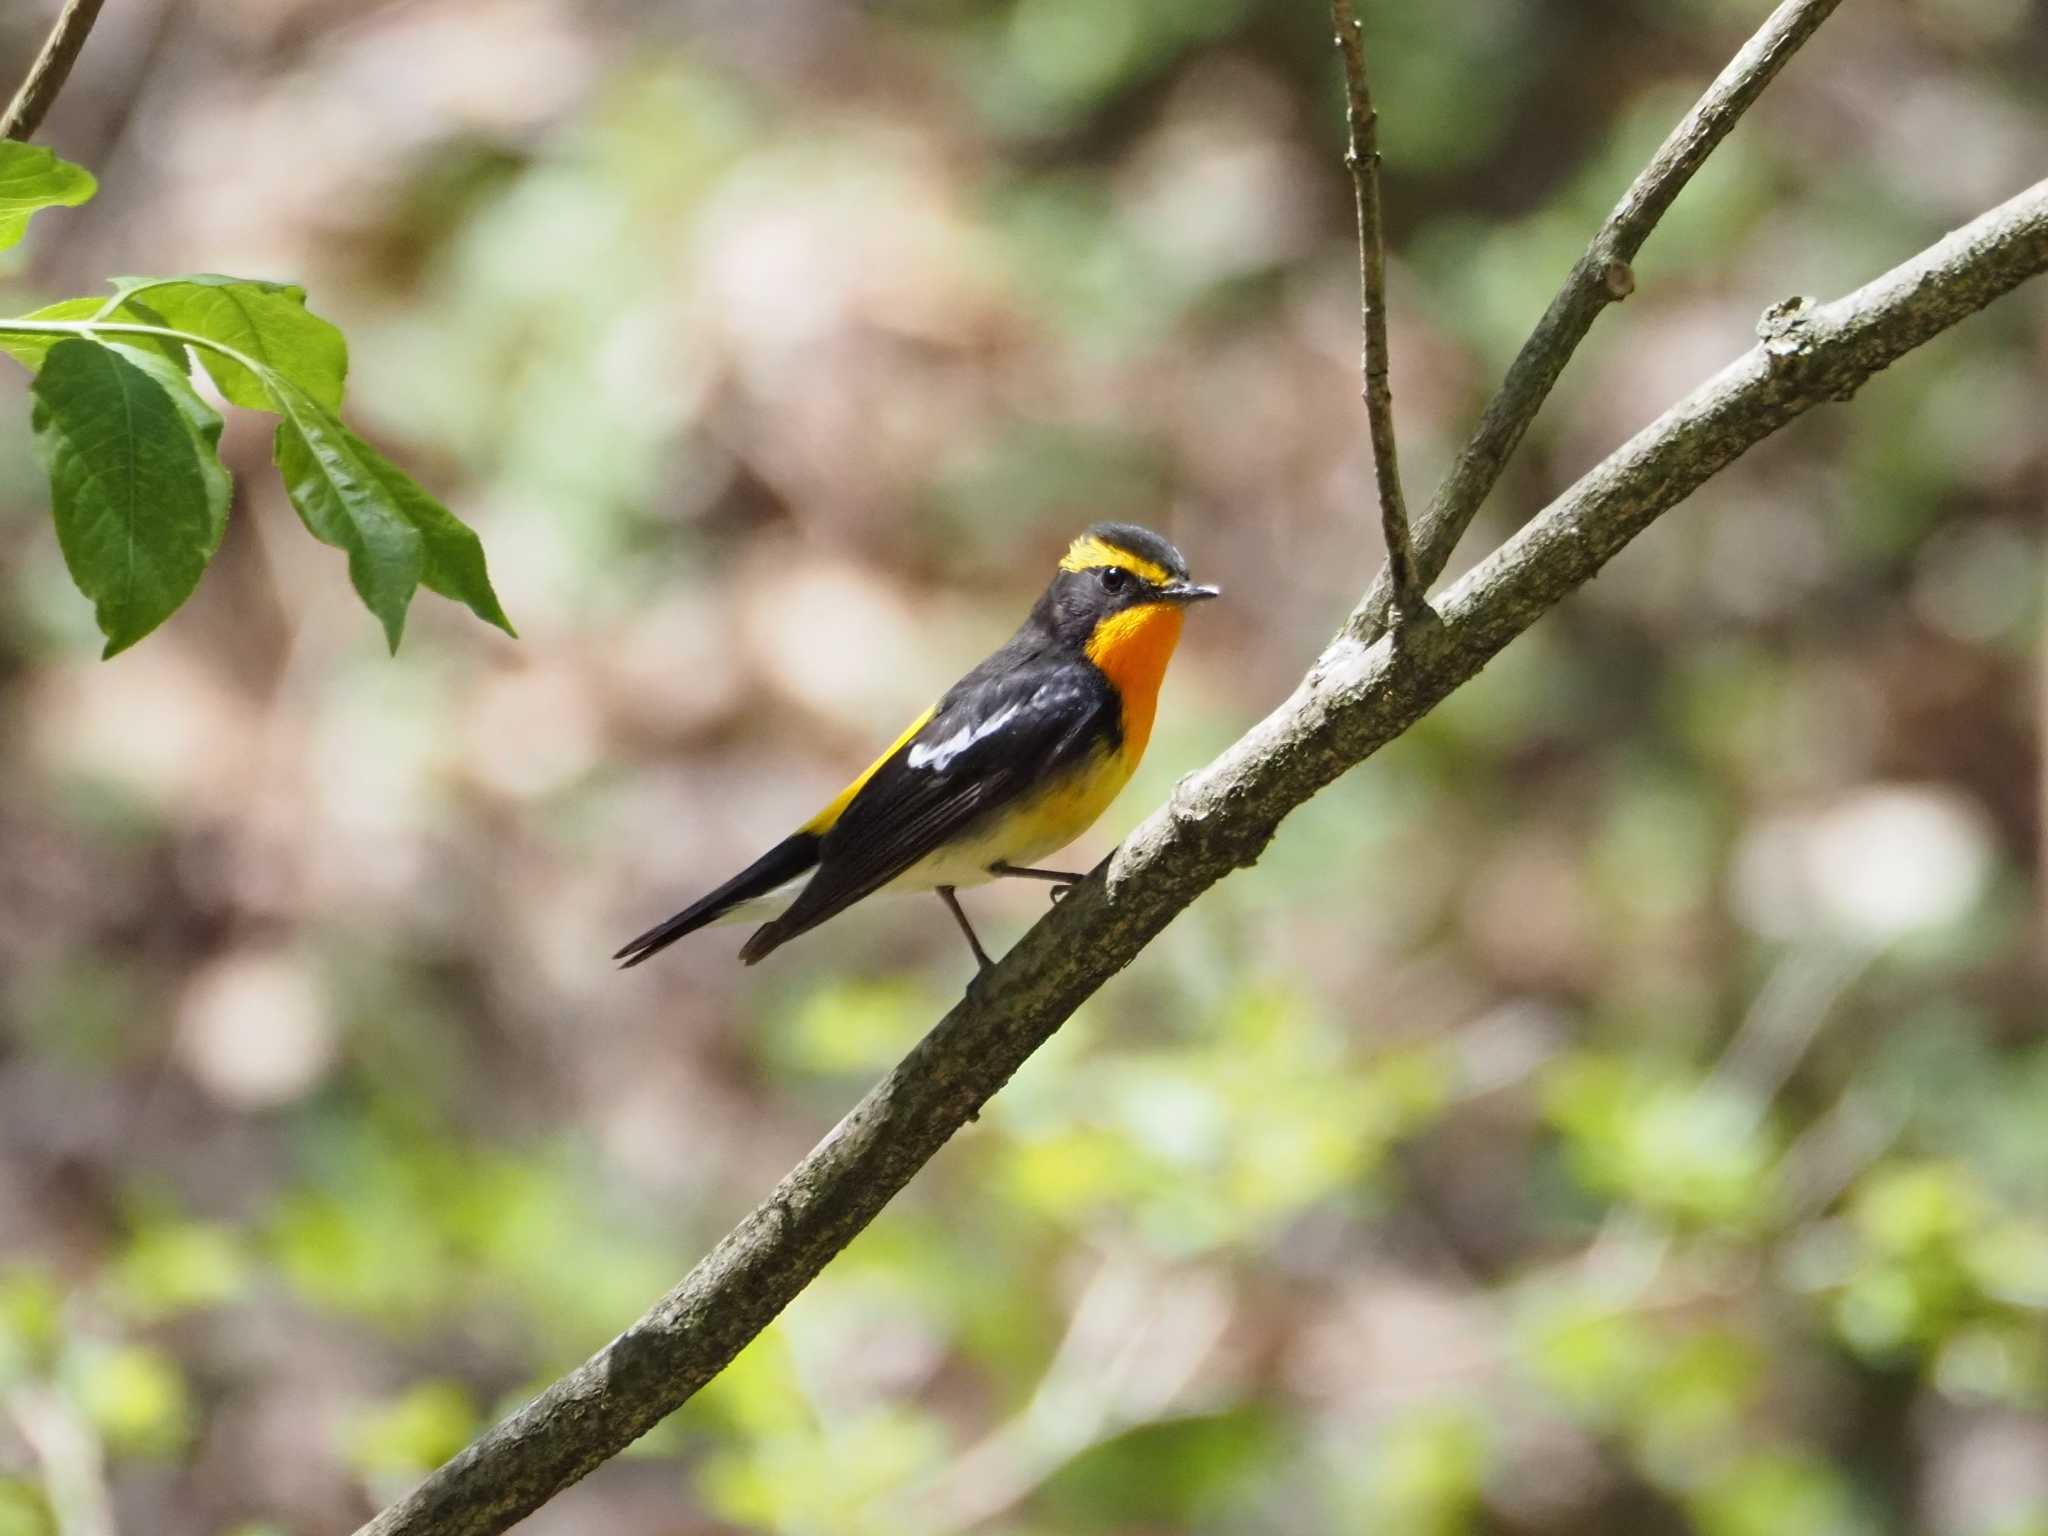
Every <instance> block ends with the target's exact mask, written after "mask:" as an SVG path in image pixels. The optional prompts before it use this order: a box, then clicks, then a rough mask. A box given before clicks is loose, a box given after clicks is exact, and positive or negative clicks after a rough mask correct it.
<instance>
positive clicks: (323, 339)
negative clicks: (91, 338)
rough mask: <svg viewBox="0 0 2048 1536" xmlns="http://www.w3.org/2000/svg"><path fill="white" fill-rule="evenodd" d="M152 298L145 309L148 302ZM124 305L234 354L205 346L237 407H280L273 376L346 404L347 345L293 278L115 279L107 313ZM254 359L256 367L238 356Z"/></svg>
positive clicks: (327, 401)
mask: <svg viewBox="0 0 2048 1536" xmlns="http://www.w3.org/2000/svg"><path fill="white" fill-rule="evenodd" d="M144 295H147V304H146V307H145V305H144V303H143V302H141V301H142V299H143V296H144ZM124 305H126V306H129V307H131V308H133V309H134V310H135V311H136V312H138V313H153V314H155V315H157V316H158V317H159V321H158V323H160V324H162V325H166V326H168V327H170V328H171V329H173V330H178V331H184V332H187V333H188V334H191V335H194V336H204V337H206V338H207V339H208V340H209V341H213V342H217V343H219V345H220V346H221V347H223V348H231V349H232V351H218V350H215V349H214V348H211V347H207V348H201V349H199V361H200V364H201V365H202V366H203V367H204V368H205V369H206V371H207V373H208V374H210V375H211V376H212V378H213V382H214V383H215V384H216V385H217V386H219V388H220V392H221V393H222V394H223V395H225V396H227V398H228V399H229V401H231V402H232V403H233V404H235V405H239V406H242V407H244V408H245V409H248V410H252V411H275V410H279V409H280V406H279V404H278V403H277V402H276V401H275V400H274V398H273V390H272V389H271V387H270V386H269V385H268V384H267V383H266V380H267V379H269V378H273V377H274V378H282V379H286V380H289V381H290V383H291V384H292V385H293V386H294V387H295V388H297V389H298V390H300V391H302V392H303V393H305V394H306V395H309V396H310V397H311V398H312V399H313V401H314V402H315V403H316V404H317V405H318V406H319V407H320V408H321V409H322V410H323V411H328V412H336V411H339V410H340V409H341V395H342V388H343V384H344V382H345V381H346V379H347V378H348V343H347V342H346V341H345V340H344V339H343V338H342V334H341V332H340V331H338V330H336V329H335V328H334V327H333V326H332V325H330V324H328V323H327V322H326V321H325V320H322V319H321V318H320V317H319V316H318V315H315V314H312V313H310V312H309V311H308V310H307V308H306V290H305V289H303V288H300V287H298V286H297V285H296V284H293V283H267V282H258V281H252V280H250V279H248V278H240V277H220V276H217V275H215V274H213V273H201V274H199V275H197V276H193V277H117V278H115V279H114V297H112V298H111V299H107V300H104V301H103V302H102V304H101V312H102V314H103V315H110V314H112V313H113V312H114V311H116V310H118V309H120V308H122V307H123V306H124ZM242 358H250V359H253V360H254V361H255V362H256V363H257V364H258V365H259V368H258V369H254V370H252V369H251V368H250V367H249V366H248V364H247V363H244V362H242V361H241V360H240V359H242Z"/></svg>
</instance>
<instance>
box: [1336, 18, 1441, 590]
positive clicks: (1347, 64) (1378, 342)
mask: <svg viewBox="0 0 2048 1536" xmlns="http://www.w3.org/2000/svg"><path fill="white" fill-rule="evenodd" d="M1330 20H1331V21H1332V23H1334V24H1335V26H1336V28H1337V54H1338V56H1339V57H1340V58H1341V59H1343V61H1344V121H1345V125H1346V128H1347V129H1348V132H1349V141H1348V143H1347V144H1346V146H1345V150H1344V164H1345V165H1346V166H1347V167H1348V168H1349V169H1350V171H1351V189H1352V193H1353V197H1354V200H1355V201H1356V202H1357V204H1358V305H1359V319H1360V322H1361V329H1362V331H1363V333H1364V339H1363V341H1362V343H1361V345H1360V349H1359V350H1360V357H1359V371H1360V372H1361V373H1362V374H1363V375H1364V391H1363V393H1364V396H1365V425H1366V431H1367V432H1368V433H1369V434H1370V436H1371V438H1372V473H1373V480H1374V481H1375V483H1376V484H1377V486H1378V488H1379V496H1380V531H1381V533H1382V534H1383V535H1384V536H1385V538H1386V542H1387V581H1388V583H1389V585H1390V589H1391V591H1392V594H1393V602H1394V607H1395V609H1396V610H1397V611H1398V612H1400V613H1402V614H1406V615H1413V614H1414V613H1415V612H1416V611H1417V610H1418V609H1420V608H1421V607H1422V591H1423V585H1424V584H1423V582H1422V581H1420V580H1419V579H1418V578H1417V574H1416V570H1415V547H1414V543H1413V541H1412V540H1411V539H1410V537H1409V534H1408V502H1407V498H1406V497H1404V496H1403V495H1402V494H1401V458H1400V455H1399V453H1398V452H1396V449H1395V442H1394V386H1393V380H1392V377H1391V362H1390V358H1389V348H1388V346H1387V237H1386V232H1385V230H1384V228H1383V227H1382V223H1381V217H1380V130H1379V113H1378V112H1376V111H1375V110H1374V109H1373V104H1372V86H1371V84H1370V82H1369V81H1368V80H1367V78H1366V73H1365V36H1364V33H1363V31H1362V30H1361V29H1360V27H1359V25H1358V16H1357V13H1356V12H1355V11H1354V10H1353V9H1352V3H1351V0H1330Z"/></svg>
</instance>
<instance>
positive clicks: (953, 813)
mask: <svg viewBox="0 0 2048 1536" xmlns="http://www.w3.org/2000/svg"><path fill="white" fill-rule="evenodd" d="M1220 595H1221V591H1220V589H1219V588H1216V587H1213V586H1203V585H1201V584H1199V583H1196V582H1194V581H1192V580H1190V579H1189V575H1188V563H1187V561H1186V560H1185V559H1184V558H1183V557H1182V555H1181V552H1180V551H1179V550H1178V549H1176V548H1174V547H1173V545H1172V544H1170V543H1168V542H1167V541H1166V540H1165V539H1163V538H1161V537H1160V536H1159V535H1158V534H1156V533H1153V532H1150V531H1149V530H1147V529H1144V528H1140V527H1138V526H1137V525H1136V524H1133V523H1115V522H1104V523H1096V524H1095V525H1093V526H1092V527H1090V528H1088V529H1087V530H1086V531H1084V532H1083V533H1082V534H1081V535H1080V536H1079V537H1077V538H1076V539H1074V541H1073V542H1072V543H1071V544H1070V545H1069V546H1068V547H1067V550H1066V552H1065V554H1064V555H1062V556H1061V558H1060V562H1059V568H1058V569H1057V570H1056V571H1055V572H1054V573H1053V577H1052V581H1051V583H1050V584H1049V585H1048V586H1047V587H1046V589H1045V591H1044V592H1043V593H1042V594H1041V595H1040V596H1039V599H1038V601H1037V602H1036V603H1035V604H1034V605H1033V606H1032V609H1031V612H1030V614H1029V616H1028V617H1026V619H1025V620H1024V622H1023V624H1022V625H1020V626H1019V627H1018V629H1017V632H1016V633H1015V634H1014V635H1012V636H1011V637H1010V638H1009V640H1008V641H1007V642H1005V643H1004V644H1003V645H1002V646H1001V647H1000V648H999V649H997V650H996V651H995V652H994V653H993V654H991V655H990V656H989V657H988V658H987V659H986V660H984V661H983V662H982V663H981V664H980V665H979V666H977V667H975V668H974V669H973V670H972V671H970V672H969V673H967V675H966V676H964V677H962V678H961V679H960V681H959V682H957V683H955V684H954V685H953V686H952V687H951V688H950V689H948V690H947V691H946V693H945V695H944V696H943V697H941V698H940V699H939V701H938V702H937V703H936V704H934V705H933V706H932V707H931V708H930V709H927V710H926V711H925V712H924V713H923V714H921V715H919V716H918V717H917V718H916V719H915V720H913V721H912V722H911V723H910V727H909V729H907V730H905V731H904V732H903V734H902V735H901V736H899V737H897V738H896V740H895V742H894V743H893V744H892V745H891V746H890V747H889V749H888V750H887V751H885V752H884V753H883V754H882V755H881V756H880V757H878V758H876V759H875V760H874V762H873V763H871V764H869V765H868V767H867V769H866V770H865V771H863V772H862V773H861V774H860V775H859V776H858V777H857V778H855V779H854V780H853V782H852V783H850V784H848V785H847V786H846V788H844V789H843V790H841V791H840V792H839V793H838V794H837V795H835V796H834V797H833V799H832V801H831V803H830V804H828V805H827V806H826V807H825V808H824V809H823V810H821V811H819V812H818V814H817V815H815V816H813V817H812V818H811V819H810V820H809V821H807V822H805V823H804V824H803V825H802V826H800V827H799V828H797V830H796V831H794V832H792V833H791V834H790V835H789V836H788V837H786V838H784V839H783V840H782V841H781V842H779V843H777V844H776V845H775V846H774V847H773V848H770V849H769V850H768V851H767V852H766V853H764V854H762V855H761V857H760V858H758V859H756V860H755V861H754V862H753V863H752V864H749V865H748V866H747V867H746V868H745V869H743V870H741V871H740V872H739V873H738V874H736V875H734V876H733V877H732V878H731V879H730V880H728V881H726V882H725V883H724V884H723V885H721V886H719V887H717V889H715V890H713V891H710V892H709V893H707V894H706V895H704V896H702V897H700V898H699V899H698V900H696V901H694V902H692V903H690V905H689V906H687V907H685V908H683V910H682V911H680V912H678V913H676V914H675V916H673V917H671V918H668V919H667V920H666V921H664V922H660V923H657V924H655V926H654V927H652V928H649V929H648V930H647V931H646V932H645V933H643V934H641V935H640V936H639V937H638V938H636V939H634V940H633V941H632V942H630V943H628V944H626V945H625V946H623V947H622V948H621V949H620V950H619V951H618V952H617V953H616V954H614V955H613V956H612V958H613V959H614V960H617V961H620V962H621V968H622V969H623V968H625V967H630V966H636V965H639V964H640V963H641V962H642V961H644V960H647V959H649V958H650V957H651V956H653V955H655V954H658V953H659V952H660V951H662V950H664V949H666V948H667V947H668V946H669V945H671V944H673V943H675V942H676V940H678V939H680V938H682V937H683V936H684V935H685V934H689V933H694V932H695V931H696V930H698V929H699V928H703V927H705V926H707V925H709V924H712V923H719V922H735V921H757V920H759V919H761V918H764V917H765V918H767V919H768V920H767V921H765V922H762V923H761V926H759V927H758V928H756V929H755V930H754V932H753V934H752V936H751V937H749V938H748V939H747V941H746V943H745V944H743V945H742V946H741V947H740V952H739V953H740V959H741V960H742V961H744V962H745V963H746V964H748V965H753V964H755V963H756V962H758V961H760V960H762V959H763V958H765V957H766V956H767V955H768V954H770V953H771V952H772V951H774V950H776V949H779V948H780V947H781V946H782V945H784V944H787V943H788V942H789V941H790V940H791V939H794V938H796V937H797V936H798V935H799V934H803V933H808V932H809V931H810V930H811V929H813V928H815V927H817V926H818V925H819V924H820V923H822V922H824V921H826V920H827V919H828V918H832V917H836V916H837V915H838V914H839V913H841V912H843V911H845V910H846V909H847V908H848V907H850V906H852V905H853V904H854V903H855V902H857V901H859V900H861V899H862V898H863V897H866V896H870V895H872V894H874V893H875V892H877V891H882V890H888V891H935V892H936V893H937V894H938V897H939V900H940V901H942V902H944V903H945V906H946V909H947V911H949V912H950V913H951V914H952V916H953V920H954V921H955V922H956V923H957V924H959V927H960V932H961V933H962V934H963V935H964V936H965V937H966V940H967V945H968V948H970V949H971V950H972V951H973V952H974V959H975V963H976V964H977V966H979V967H980V969H981V970H983V971H985V970H987V969H988V968H989V967H990V966H991V965H992V964H993V963H994V962H993V961H991V960H990V959H989V955H988V951H987V950H986V949H984V948H983V947H982V943H981V940H980V938H979V937H977V936H976V934H975V931H974V925H973V924H972V923H970V922H969V921H968V918H967V913H966V910H965V909H964V908H963V907H962V906H961V905H960V900H959V897H958V895H957V894H956V892H958V891H959V890H960V889H961V888H962V887H964V886H973V885H981V884H984V883H986V882H988V881H991V880H996V879H1004V878H1009V879H1029V880H1041V881H1047V882H1049V883H1050V884H1051V885H1052V887H1053V889H1052V893H1051V894H1052V897H1053V899H1054V900H1055V901H1057V900H1058V899H1059V898H1060V897H1061V896H1063V895H1065V894H1066V891H1067V890H1068V889H1070V888H1071V887H1072V885H1073V883H1074V882H1075V881H1077V880H1079V879H1080V878H1081V876H1080V875H1078V874H1073V873H1069V872H1066V871H1062V870H1056V869H1045V868H1041V867H1039V861H1040V860H1041V859H1044V858H1046V857H1047V856H1048V855H1051V854H1053V853H1056V852H1057V851H1058V850H1059V849H1061V848H1064V847H1065V846H1066V845H1067V844H1068V843H1070V842H1072V841H1073V840H1074V839H1075V838H1076V837H1078V836H1080V834H1081V833H1082V832H1084V831H1086V830H1087V829H1088V827H1090V826H1091V825H1093V824H1094V822H1095V820H1096V818H1097V817H1099V816H1100V815H1101V814H1102V813H1103V811H1104V810H1106V809H1107V808H1108V807H1109V803H1110V802H1111V801H1112V800H1114V799H1115V798H1116V796H1117V794H1118V792H1119V791H1121V790H1122V789H1123V787H1124V785H1125V784H1126V783H1128V782H1129V781H1130V777H1131V774H1132V773H1133V772H1134V771H1135V770H1136V768H1137V766H1138V762H1139V759H1140V758H1142V757H1143V756H1144V753H1145V746H1146V743H1147V742H1148V741H1149V740H1150V739H1151V735H1152V721H1153V716H1154V713H1155V711H1156V709H1157V706H1158V702H1159V688H1160V684H1161V682H1162V681H1163V680H1164V678H1165V676H1166V665H1167V662H1168V661H1169V660H1171V659H1172V656H1173V652H1174V647H1175V646H1176V645H1177V644H1178V643H1179V640H1180V634H1181V622H1182V616H1183V614H1184V612H1185V610H1186V609H1187V608H1188V607H1189V606H1190V605H1191V604H1194V603H1200V602H1205V601H1207V600H1208V599H1210V598H1213V597H1218V596H1220Z"/></svg>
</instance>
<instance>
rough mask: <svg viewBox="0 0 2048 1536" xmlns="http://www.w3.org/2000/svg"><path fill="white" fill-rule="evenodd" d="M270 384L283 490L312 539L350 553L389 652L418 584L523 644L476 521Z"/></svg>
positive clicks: (284, 388) (278, 383) (297, 396)
mask: <svg viewBox="0 0 2048 1536" xmlns="http://www.w3.org/2000/svg"><path fill="white" fill-rule="evenodd" d="M271 385H272V388H273V390H274V392H275V396H276V408H277V410H278V411H279V413H280V414H281V415H282V416H283V417H284V420H283V421H281V422H280V423H279V424H278V428H277V464H278V468H279V469H280V470H281V471H283V473H284V480H285V490H286V492H287V494H289V495H290V497H291V501H292V505H293V506H295V507H297V508H298V509H299V516H300V517H301V518H302V519H303V520H304V522H305V524H306V527H307V528H308V530H310V531H311V533H312V535H313V537H314V538H316V539H319V540H320V541H321V542H322V543H323V544H331V545H333V546H334V547H336V548H337V549H343V550H346V551H347V552H348V557H349V577H350V579H351V580H352V581H353V582H354V583H355V588H356V591H357V593H358V594H360V595H361V597H362V599H363V602H364V603H365V604H366V605H367V606H368V607H369V610H370V611H371V612H372V613H373V614H375V615H376V616H377V618H378V619H379V620H380V621H381V622H382V623H383V625H384V633H385V637H386V639H387V640H388V641H389V642H390V645H391V649H392V650H393V651H396V650H397V649H398V641H399V637H400V635H401V634H402V633H403V631H404V628H405V613H406V608H407V606H408V605H409V604H410V602H411V601H412V594H413V589H414V588H415V587H416V586H418V585H420V584H421V583H424V584H425V585H426V587H427V589H428V590H429V591H432V592H438V593H440V594H441V596H443V597H447V598H452V599H454V600H455V601H456V602H458V603H462V604H465V605H466V606H467V607H468V608H469V610H470V611H471V612H472V613H474V614H475V615H476V616H477V617H478V618H480V619H482V620H483V621H484V622H485V623H487V624H494V625H496V626H497V627H498V628H499V629H502V630H503V631H504V632H505V633H506V634H508V635H512V636H514V637H515V638H516V637H517V631H515V630H514V629H513V628H512V623H511V621H510V620H509V619H507V618H506V617H505V610H504V609H503V608H502V607H500V606H499V603H498V594H497V593H496V592H495V591H493V590H492V589H491V577H490V572H489V570H488V569H487V568H486V566H485V563H484V547H483V543H482V541H481V540H479V539H478V538H477V536H476V534H475V532H474V531H473V530H472V529H471V528H470V527H469V525H468V524H467V523H465V522H463V521H462V520H461V519H460V518H458V517H457V516H456V515H455V514H454V513H453V512H450V511H449V510H448V509H447V508H446V507H444V506H442V505H441V503H440V502H438V501H436V500H435V499H434V498H433V497H432V496H430V495H428V494H427V492H426V491H425V490H423V489H422V488H421V487H420V485H419V483H418V482H417V481H415V480H414V479H413V478H412V477H411V476H410V475H408V474H407V473H406V472H405V471H404V470H402V469H400V468H399V467H398V466H397V465H396V464H393V463H392V462H391V461H390V460H389V459H387V458H385V457H384V456H383V455H382V454H380V453H378V452H377V450H376V449H374V448H372V447H371V446H370V445H369V444H368V443H366V442H364V441H363V440H362V439H361V438H359V437H357V436H356V435H355V433H353V432H351V431H349V429H348V428H347V427H345V426H343V425H342V424H341V423H340V422H339V421H337V420H335V418H334V417H332V416H330V415H328V414H327V413H326V412H325V411H323V410H321V409H320V407H319V406H318V405H317V404H316V403H315V402H314V401H312V400H310V399H309V398H307V396H306V395H305V394H304V393H303V392H302V391H300V390H298V389H296V388H294V387H293V386H292V385H291V384H290V383H289V382H287V381H282V380H277V379H273V380H271Z"/></svg>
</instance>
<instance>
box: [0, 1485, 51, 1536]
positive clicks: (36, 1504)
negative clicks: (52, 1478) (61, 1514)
mask: <svg viewBox="0 0 2048 1536" xmlns="http://www.w3.org/2000/svg"><path fill="white" fill-rule="evenodd" d="M0 1536H59V1528H58V1525H57V1515H56V1512H55V1511H54V1510H52V1509H51V1508H50V1501H49V1499H48V1498H47V1497H46V1496H45V1495H44V1493H43V1490H42V1489H41V1488H39V1487H37V1486H36V1485H35V1484H34V1483H32V1482H29V1481H28V1480H26V1479H25V1478H19V1477H5V1476H0Z"/></svg>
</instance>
